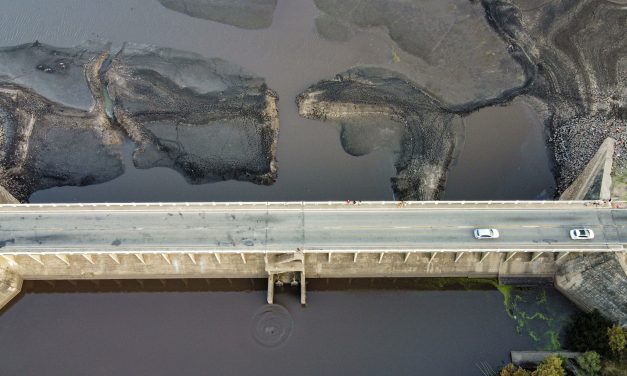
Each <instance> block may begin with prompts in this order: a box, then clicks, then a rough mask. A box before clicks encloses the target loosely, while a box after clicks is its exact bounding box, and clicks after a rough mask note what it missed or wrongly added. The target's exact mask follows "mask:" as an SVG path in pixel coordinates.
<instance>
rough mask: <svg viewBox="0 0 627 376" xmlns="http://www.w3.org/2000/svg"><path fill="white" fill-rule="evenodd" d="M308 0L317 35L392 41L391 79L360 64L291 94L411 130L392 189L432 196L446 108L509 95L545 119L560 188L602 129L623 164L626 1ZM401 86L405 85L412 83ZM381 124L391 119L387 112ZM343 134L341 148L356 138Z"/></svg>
mask: <svg viewBox="0 0 627 376" xmlns="http://www.w3.org/2000/svg"><path fill="white" fill-rule="evenodd" d="M315 3H316V5H317V6H318V8H319V9H320V10H321V11H322V16H321V17H320V18H319V19H318V20H317V23H316V26H317V28H318V31H319V33H320V34H321V35H322V36H323V37H324V38H327V39H332V40H336V41H338V42H339V43H342V42H343V41H346V40H348V39H350V38H351V37H352V36H353V35H356V34H358V33H371V34H373V35H383V37H385V38H388V39H389V41H390V43H391V44H392V45H393V46H395V49H396V50H393V51H394V56H393V60H394V63H396V64H393V65H391V69H393V70H394V71H396V72H398V73H394V72H392V71H389V70H388V71H387V72H385V73H384V74H383V75H384V76H385V77H388V78H389V77H390V76H396V77H397V79H396V80H395V82H396V83H393V82H392V81H390V80H387V79H382V76H381V74H382V73H381V72H382V70H381V69H372V68H367V67H356V68H353V69H351V70H349V71H347V72H343V73H339V74H338V75H337V76H336V77H335V78H333V79H327V80H323V81H320V82H319V83H317V84H314V85H312V86H311V87H310V88H309V89H307V90H306V91H305V92H303V93H302V94H301V95H300V96H299V97H298V99H297V104H298V105H299V111H300V113H301V115H303V116H305V117H308V118H314V119H321V120H332V121H336V122H347V121H348V122H351V121H354V119H355V118H358V117H367V115H368V114H369V113H377V114H379V115H383V116H386V117H387V118H388V119H389V121H394V122H399V123H401V124H403V125H404V127H405V130H404V134H405V135H409V136H404V137H403V142H402V143H401V144H400V145H401V146H400V153H399V158H398V159H397V163H396V167H397V171H398V176H397V177H396V178H394V179H393V181H392V183H393V188H394V190H395V193H396V195H397V198H399V199H419V200H429V199H437V198H438V197H439V194H440V191H441V188H442V187H443V186H444V184H445V182H446V174H447V170H448V166H449V163H450V161H451V158H452V155H453V153H454V151H455V150H456V146H457V144H458V141H457V140H459V137H456V135H458V134H457V132H456V130H454V129H451V121H450V119H451V118H452V117H453V116H465V115H467V114H469V113H470V112H472V111H475V110H477V109H480V108H482V107H485V106H492V105H500V104H504V103H507V102H509V101H511V100H512V99H513V98H517V97H518V98H519V100H523V101H525V102H527V103H528V104H529V105H530V106H531V107H532V108H536V109H537V111H538V112H539V115H540V116H541V118H543V120H544V122H545V125H546V126H547V128H548V130H549V134H550V136H549V137H548V140H547V141H548V142H549V146H550V147H551V149H552V151H553V154H554V158H555V163H556V166H555V174H556V178H557V182H558V191H559V190H563V189H564V188H565V187H567V186H568V185H569V184H570V183H571V182H572V181H573V180H574V179H575V178H576V176H577V174H578V172H579V171H580V170H581V169H582V168H583V166H585V164H586V163H587V161H588V160H589V159H590V158H591V156H592V155H593V154H594V152H595V151H596V149H597V147H598V146H599V145H600V144H601V142H602V141H603V139H604V138H605V137H607V136H612V137H614V138H616V139H617V140H618V147H617V154H616V158H617V161H618V162H619V164H620V163H624V161H625V149H624V148H625V142H626V141H627V136H626V132H625V129H626V128H625V127H626V119H627V38H624V34H625V32H626V31H627V10H626V9H625V7H624V6H621V5H619V4H616V3H615V2H609V1H564V2H557V3H546V2H538V1H536V2H532V3H533V4H531V3H530V2H527V1H520V0H515V1H503V0H484V1H482V2H468V1H461V0H447V1H437V2H436V1H425V2H420V3H408V2H405V1H399V0H349V1H339V0H316V1H315ZM417 20H421V22H417ZM396 51H399V52H396ZM406 61H409V63H408V64H407V63H406V64H404V62H406ZM412 66H413V67H414V68H413V69H412V68H411V67H412ZM357 72H358V74H356V73H357ZM425 73H428V74H427V75H425ZM406 87H412V88H413V89H412V94H407V92H406V91H405V89H403V88H406ZM381 93H385V94H381ZM417 93H420V94H417ZM378 95H381V96H382V98H381V99H380V100H378V102H377V103H375V102H374V101H373V100H372V98H374V97H376V96H378ZM416 95H419V96H420V97H422V98H430V101H428V102H429V103H430V104H429V105H428V106H426V107H425V105H424V104H423V103H425V101H421V100H418V101H414V102H412V101H410V102H408V101H407V98H412V97H414V96H416ZM375 104H376V105H377V106H378V107H377V106H375V107H377V108H373V105H375ZM433 109H436V110H435V111H434V110H433ZM434 115H435V116H434ZM417 119H418V120H417ZM381 123H382V124H383V125H382V126H383V127H388V126H387V125H386V121H385V120H384V121H382V122H381ZM374 128H375V127H370V129H371V130H370V132H376V130H374V131H373V130H372V129H374ZM366 131H368V130H366ZM401 133H403V132H401ZM342 134H343V137H342V144H343V146H344V148H345V150H346V151H347V152H349V153H350V150H352V149H354V145H355V144H360V143H362V139H363V137H364V136H363V135H359V136H351V135H355V134H356V132H343V133H342ZM346 135H348V136H346ZM497 140H498V134H495V142H497ZM425 144H426V145H438V146H437V147H432V148H429V147H426V148H425V147H424V145H425ZM444 145H446V146H444ZM409 161H411V162H409ZM435 182H438V183H437V184H436V183H435Z"/></svg>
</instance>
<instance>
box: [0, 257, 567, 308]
mask: <svg viewBox="0 0 627 376" xmlns="http://www.w3.org/2000/svg"><path fill="white" fill-rule="evenodd" d="M280 257H281V255H273V254H268V255H266V254H264V253H246V254H242V253H232V254H215V253H213V254H212V253H195V254H187V253H179V254H98V253H92V254H88V253H86V254H58V255H28V254H21V255H13V256H9V255H6V254H4V255H1V256H0V268H1V269H0V272H2V273H4V274H3V276H4V280H5V281H6V283H5V284H4V286H5V288H4V290H3V291H5V292H4V293H2V294H3V295H2V300H0V305H4V304H6V303H7V302H8V301H9V300H10V299H11V298H12V297H13V296H15V295H16V294H17V293H18V292H19V289H20V286H21V281H22V278H23V279H39V280H55V279H56V280H72V279H74V280H80V279H144V278H159V279H167V278H267V277H268V275H269V272H272V273H274V274H281V273H282V272H284V273H289V272H291V271H295V270H304V271H305V273H306V275H307V277H308V278H351V277H444V276H467V277H497V276H539V277H551V276H553V275H554V274H555V271H556V270H557V263H556V261H555V260H556V258H558V257H562V258H563V259H565V258H569V257H574V256H573V255H571V254H555V253H523V252H520V253H497V252H490V253H476V252H465V253H457V254H456V253H443V252H441V253H421V252H416V253H409V254H407V253H376V252H373V253H357V254H356V253H332V254H329V253H307V254H305V255H304V257H303V261H300V260H298V262H301V264H300V266H297V267H296V268H294V266H293V263H294V262H296V261H290V262H287V263H285V264H280V263H278V262H276V261H275V260H276V259H277V258H280Z"/></svg>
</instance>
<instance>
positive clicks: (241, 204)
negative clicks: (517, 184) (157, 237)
mask: <svg viewBox="0 0 627 376" xmlns="http://www.w3.org/2000/svg"><path fill="white" fill-rule="evenodd" d="M612 204H614V206H617V205H621V204H623V205H626V204H627V202H608V201H604V200H573V201H558V200H485V201H482V200H463V201H357V200H346V201H239V202H215V201H214V202H98V203H41V204H32V203H29V204H0V209H2V208H42V209H43V208H120V207H124V208H133V207H138V206H141V207H155V208H156V207H207V206H221V207H224V206H227V207H260V206H285V207H297V206H302V207H309V206H313V207H316V206H317V207H324V206H329V207H331V206H333V207H337V206H395V207H421V206H443V207H445V206H459V205H461V206H463V205H468V206H477V205H479V206H505V205H507V206H511V205H514V206H517V205H520V206H525V205H533V206H543V205H547V206H548V205H557V206H572V205H583V206H611V205H612Z"/></svg>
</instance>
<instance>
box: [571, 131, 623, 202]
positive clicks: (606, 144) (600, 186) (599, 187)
mask: <svg viewBox="0 0 627 376" xmlns="http://www.w3.org/2000/svg"><path fill="white" fill-rule="evenodd" d="M615 142H616V141H615V140H614V139H613V138H610V137H608V138H606V139H605V141H603V143H602V144H601V146H600V147H599V150H597V152H596V153H595V154H594V156H593V157H592V159H591V160H590V162H588V164H587V165H586V167H585V168H584V169H583V171H582V172H581V174H579V176H578V177H577V179H575V181H574V182H573V183H572V184H571V185H570V186H569V187H568V188H566V190H565V191H564V192H563V193H562V195H561V196H560V200H596V199H601V200H609V199H610V198H611V187H612V176H611V174H612V162H613V160H614V143H615Z"/></svg>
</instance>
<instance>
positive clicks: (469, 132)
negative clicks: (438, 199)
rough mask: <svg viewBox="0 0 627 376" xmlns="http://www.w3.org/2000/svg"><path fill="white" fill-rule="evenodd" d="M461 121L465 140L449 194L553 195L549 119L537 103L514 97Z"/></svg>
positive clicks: (481, 196) (477, 197)
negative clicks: (535, 106)
mask: <svg viewBox="0 0 627 376" xmlns="http://www.w3.org/2000/svg"><path fill="white" fill-rule="evenodd" d="M458 121H461V122H463V125H464V127H463V128H464V131H465V137H464V138H465V142H464V145H463V147H462V150H461V152H460V153H459V155H458V156H457V158H456V160H455V161H454V162H453V163H452V165H451V169H450V171H449V176H448V181H447V187H446V190H445V192H444V195H443V198H444V199H450V200H457V199H468V200H516V199H521V198H526V199H532V200H541V199H546V200H550V199H552V198H553V194H554V192H555V184H554V180H553V175H552V173H551V170H550V164H549V162H548V161H549V160H550V157H549V152H548V150H547V148H546V146H545V144H544V140H545V132H544V124H543V123H542V121H541V119H540V118H539V116H538V114H537V113H536V112H535V110H534V109H533V108H531V107H530V106H529V105H528V104H526V103H523V102H521V101H518V100H515V101H514V102H512V103H511V104H509V105H507V106H496V107H487V108H483V109H481V110H479V111H477V112H475V113H472V114H470V115H469V116H467V117H464V118H461V119H458ZM513 140H516V141H515V142H514V141H513Z"/></svg>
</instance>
